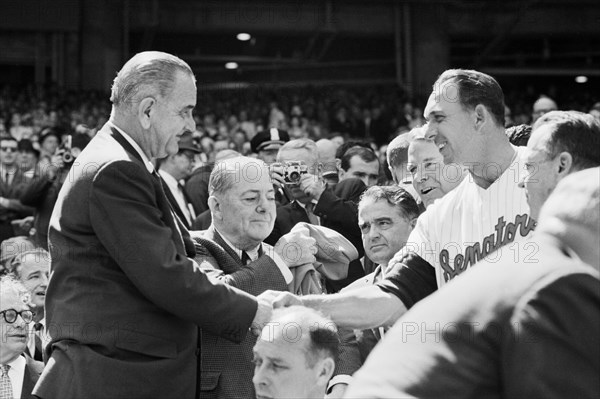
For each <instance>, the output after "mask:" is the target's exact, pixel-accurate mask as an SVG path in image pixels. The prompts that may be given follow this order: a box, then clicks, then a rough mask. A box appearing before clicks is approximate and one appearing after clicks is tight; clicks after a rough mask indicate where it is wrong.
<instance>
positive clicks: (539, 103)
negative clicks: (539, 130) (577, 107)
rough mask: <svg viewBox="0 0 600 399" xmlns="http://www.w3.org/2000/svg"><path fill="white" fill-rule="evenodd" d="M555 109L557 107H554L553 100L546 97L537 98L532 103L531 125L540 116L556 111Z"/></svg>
mask: <svg viewBox="0 0 600 399" xmlns="http://www.w3.org/2000/svg"><path fill="white" fill-rule="evenodd" d="M557 109H558V106H557V105H556V103H555V102H554V100H553V99H551V98H550V97H547V96H540V98H538V99H537V100H536V102H534V103H533V112H532V114H531V124H532V125H533V124H534V123H535V122H536V121H537V120H538V119H539V118H540V116H542V115H544V114H546V113H548V112H550V111H556V110H557Z"/></svg>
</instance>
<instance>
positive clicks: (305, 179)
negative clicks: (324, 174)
mask: <svg viewBox="0 0 600 399" xmlns="http://www.w3.org/2000/svg"><path fill="white" fill-rule="evenodd" d="M299 185H300V189H301V190H302V191H304V193H305V194H306V195H309V196H310V197H311V198H312V199H314V200H315V201H319V198H321V194H323V191H325V187H326V185H325V182H324V181H323V180H322V179H321V178H320V177H319V176H316V175H311V174H310V173H306V174H303V175H302V176H300V182H299Z"/></svg>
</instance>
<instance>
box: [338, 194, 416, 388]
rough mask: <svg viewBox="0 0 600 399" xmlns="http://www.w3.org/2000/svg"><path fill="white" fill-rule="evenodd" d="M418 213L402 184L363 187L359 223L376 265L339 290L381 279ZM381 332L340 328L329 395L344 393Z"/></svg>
mask: <svg viewBox="0 0 600 399" xmlns="http://www.w3.org/2000/svg"><path fill="white" fill-rule="evenodd" d="M419 214H420V210H419V207H418V205H417V202H416V201H415V200H414V198H413V197H412V196H411V195H410V194H409V193H408V192H407V191H406V190H404V189H403V188H401V187H398V186H396V185H393V186H373V187H371V188H369V189H367V191H365V193H364V194H363V196H362V198H361V200H360V203H359V204H358V223H359V226H360V230H361V233H362V240H363V246H364V248H365V257H367V258H368V259H369V260H370V261H371V262H373V263H374V264H375V265H376V266H377V267H376V268H375V271H374V272H373V273H370V274H368V275H366V276H365V277H363V278H361V279H358V280H356V281H355V282H354V283H352V284H350V285H349V286H348V287H346V288H344V289H343V290H342V292H347V291H349V290H352V289H356V288H358V287H364V286H366V285H374V284H377V283H379V282H380V281H381V280H383V278H384V276H385V267H386V266H387V264H388V262H389V261H390V260H391V259H392V258H393V257H394V255H395V254H396V253H397V252H398V251H400V249H402V247H404V245H405V244H406V241H407V240H408V236H409V235H410V232H411V231H412V230H413V228H414V226H415V224H416V222H417V218H418V217H419ZM383 334H384V329H383V327H379V328H376V329H369V330H350V329H340V336H341V338H342V345H341V347H340V358H339V361H338V362H337V364H336V369H335V373H334V377H333V378H332V380H331V381H330V383H329V386H330V390H331V397H335V398H341V397H343V394H344V391H345V390H346V387H347V385H348V384H349V382H350V381H351V377H350V376H351V375H352V374H354V372H355V371H356V370H358V369H359V368H360V367H361V366H362V364H363V363H364V361H365V359H366V358H367V356H368V355H369V353H370V352H371V350H372V349H373V348H374V347H375V345H376V344H377V342H378V341H379V340H380V339H381V337H382V336H383Z"/></svg>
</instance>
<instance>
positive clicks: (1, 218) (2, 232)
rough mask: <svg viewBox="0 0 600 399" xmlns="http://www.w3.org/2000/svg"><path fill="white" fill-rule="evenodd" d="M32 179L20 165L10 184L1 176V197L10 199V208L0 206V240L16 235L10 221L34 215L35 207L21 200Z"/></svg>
mask: <svg viewBox="0 0 600 399" xmlns="http://www.w3.org/2000/svg"><path fill="white" fill-rule="evenodd" d="M30 181H31V180H30V179H29V178H27V177H26V176H25V174H24V173H23V171H22V170H21V169H20V168H18V167H17V169H16V171H15V173H14V176H13V178H12V181H11V183H10V185H9V184H6V183H5V182H4V180H3V179H2V177H0V197H2V198H6V199H8V200H9V203H10V205H9V207H8V208H5V207H0V242H1V241H4V240H6V239H7V238H10V237H12V236H14V231H13V228H12V225H11V223H10V222H12V221H13V220H16V219H21V218H24V217H25V216H29V215H33V208H31V207H29V206H25V205H23V204H22V203H21V201H20V198H21V195H22V194H23V192H24V191H25V190H26V189H27V186H28V185H29V183H30Z"/></svg>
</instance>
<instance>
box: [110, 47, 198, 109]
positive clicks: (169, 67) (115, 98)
mask: <svg viewBox="0 0 600 399" xmlns="http://www.w3.org/2000/svg"><path fill="white" fill-rule="evenodd" d="M179 71H181V72H184V73H188V74H189V75H191V76H192V77H193V76H194V73H193V72H192V69H191V68H190V66H189V65H188V64H187V63H186V62H185V61H183V60H182V59H181V58H178V57H176V56H174V55H172V54H168V53H163V52H160V51H145V52H142V53H138V54H136V55H134V56H133V57H132V58H131V59H130V60H129V61H127V62H126V63H125V65H123V68H121V70H120V71H119V73H118V74H117V77H116V78H115V80H114V82H113V85H112V90H111V95H110V101H111V102H112V103H113V106H114V107H121V106H125V107H129V106H131V105H132V104H135V103H136V102H138V101H141V100H142V99H143V98H144V97H146V96H151V95H155V94H156V93H157V92H158V94H159V95H160V96H161V97H165V96H167V95H168V94H169V93H170V92H171V90H172V89H173V84H174V82H175V76H176V74H177V72H179Z"/></svg>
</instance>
